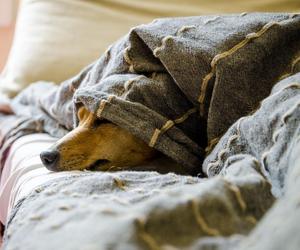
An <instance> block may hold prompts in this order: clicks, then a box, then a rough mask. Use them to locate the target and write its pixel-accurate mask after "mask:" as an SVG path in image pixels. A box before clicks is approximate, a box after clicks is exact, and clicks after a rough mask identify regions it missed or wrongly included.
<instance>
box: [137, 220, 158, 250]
mask: <svg viewBox="0 0 300 250" xmlns="http://www.w3.org/2000/svg"><path fill="white" fill-rule="evenodd" d="M135 224H136V225H137V227H138V228H139V230H140V232H139V237H140V238H141V239H142V240H143V242H144V243H145V244H146V245H147V246H148V247H149V249H150V250H160V249H161V247H160V246H159V244H158V243H157V242H156V240H155V239H154V238H153V237H152V236H151V235H150V234H149V233H147V232H146V229H145V221H144V220H142V219H139V218H138V219H136V220H135Z"/></svg>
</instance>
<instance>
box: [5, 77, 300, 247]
mask: <svg viewBox="0 0 300 250" xmlns="http://www.w3.org/2000/svg"><path fill="white" fill-rule="evenodd" d="M299 82H300V73H298V74H294V75H292V76H290V77H287V78H286V79H284V80H282V81H281V82H279V83H278V84H277V85H275V86H274V88H273V90H272V92H271V94H270V96H269V97H267V98H266V99H264V100H263V102H262V104H261V107H260V108H259V109H258V110H257V111H256V112H255V113H254V114H253V115H249V116H245V117H243V118H241V119H240V120H239V121H237V122H236V123H235V124H233V125H232V127H231V128H230V129H229V130H228V132H227V133H226V134H225V135H224V136H223V137H222V138H221V140H220V142H219V143H218V145H217V146H216V147H215V149H214V150H213V151H212V153H211V154H210V155H209V156H208V157H207V158H206V160H205V162H204V165H203V167H204V170H205V171H207V173H208V175H210V176H211V177H210V178H209V179H202V178H195V177H185V176H181V175H175V174H168V175H159V174H157V173H155V172H119V173H99V172H98V173H91V172H83V173H82V174H79V175H78V174H70V175H69V176H68V177H67V178H66V177H63V178H61V179H59V180H56V181H53V182H49V183H47V184H46V185H43V186H41V187H39V188H37V189H36V190H35V191H34V192H33V193H32V194H31V195H29V196H28V197H26V198H25V199H24V200H22V201H20V202H19V204H18V205H17V206H16V207H15V210H14V211H13V212H12V214H11V218H10V220H9V221H8V224H7V230H6V232H5V242H4V249H5V250H6V249H11V248H13V249H30V250H35V249H45V250H47V249H56V248H59V247H63V248H64V249H74V248H76V247H78V246H81V247H82V248H88V249H90V248H91V249H95V250H97V249H99V250H100V249H111V248H113V249H161V248H162V249H164V248H167V249H168V248H171V249H189V250H193V249H198V250H199V249H200V250H207V249H214V250H229V249H230V250H239V249H247V250H248V249H249V250H250V249H251V250H273V249H276V250H277V249H278V250H280V249H289V250H297V249H298V248H299V244H300V241H299V239H300V235H299V232H300V230H299V229H300V228H299V223H298V222H299V206H298V204H299V195H298V193H299V183H300V179H299V160H300V159H299V155H300V154H299V150H300V140H299V138H300V137H299V136H300V113H299V112H300V102H299V100H300V98H299V97H300V92H299V90H300V85H299ZM216 159H217V160H218V162H216V161H215V160H216ZM209 164H211V165H209ZM217 174H218V175H217ZM216 175H217V176H216ZM275 196H277V200H276V201H275ZM274 201H275V202H274ZM270 208H271V209H270ZM287 215H288V216H287ZM82 231H84V232H85V233H84V234H83V233H82ZM27 232H30V237H24V234H26V233H27ZM41 232H42V233H41ZM62 235H63V237H61V236H62ZM99 235H100V236H101V239H99Z"/></svg>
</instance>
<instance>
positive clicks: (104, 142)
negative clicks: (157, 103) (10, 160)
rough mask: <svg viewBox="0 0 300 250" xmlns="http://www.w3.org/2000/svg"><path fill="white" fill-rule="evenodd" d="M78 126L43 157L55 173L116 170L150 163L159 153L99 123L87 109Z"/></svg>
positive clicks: (82, 110) (47, 165)
mask: <svg viewBox="0 0 300 250" xmlns="http://www.w3.org/2000/svg"><path fill="white" fill-rule="evenodd" d="M77 115H78V119H79V125H78V127H76V128H75V129H74V130H72V131H71V132H69V133H68V134H67V135H66V136H64V137H63V138H61V139H60V140H58V141H57V142H56V143H55V144H54V145H53V146H52V147H51V148H50V149H49V150H46V151H43V152H42V153H41V155H40V157H41V160H42V162H43V164H44V165H45V166H46V167H47V168H48V169H49V170H52V171H64V170H83V169H87V170H102V171H108V170H109V171H111V170H112V171H113V170H118V169H121V168H123V167H124V166H126V167H130V166H136V165H140V164H143V163H145V162H148V161H150V160H151V159H153V158H154V157H155V155H157V152H156V150H154V149H153V148H151V147H149V146H148V145H147V144H146V143H145V142H144V141H142V140H141V139H139V138H137V137H135V136H133V135H132V134H130V133H129V132H128V131H126V130H125V129H122V128H121V127H119V126H117V125H115V124H113V123H111V122H108V121H105V120H99V119H97V118H96V116H95V115H94V114H92V113H90V112H89V111H88V110H87V109H86V108H84V107H81V108H80V109H79V110H78V113H77Z"/></svg>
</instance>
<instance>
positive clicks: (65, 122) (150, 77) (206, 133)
mask: <svg viewBox="0 0 300 250" xmlns="http://www.w3.org/2000/svg"><path fill="white" fill-rule="evenodd" d="M299 25H300V18H299V17H298V16H297V15H287V14H261V13H258V14H257V13H254V14H247V15H226V16H206V17H188V18H177V19H161V20H155V21H154V22H153V23H151V24H149V25H142V26H139V27H136V28H133V29H132V30H131V31H130V32H129V34H128V35H126V36H125V37H123V38H122V39H120V40H119V41H118V42H116V43H115V44H114V45H112V46H111V47H110V48H109V49H108V50H107V52H106V53H105V54H104V55H103V56H102V57H101V58H100V59H99V60H98V61H97V62H95V63H93V64H92V65H90V66H88V67H87V68H86V69H84V70H83V71H82V72H81V73H80V74H79V75H78V76H76V77H74V78H73V79H70V80H68V81H66V82H64V83H63V84H62V85H61V86H60V87H57V86H54V85H52V84H45V83H39V84H35V85H32V86H31V87H29V88H28V89H27V90H25V91H24V92H22V93H21V94H20V95H19V96H18V97H17V98H16V99H15V100H14V102H13V109H14V111H15V112H16V114H17V115H20V116H27V117H30V118H33V119H31V120H30V123H31V124H30V127H31V126H32V124H33V126H35V127H36V129H37V130H41V129H43V130H44V131H46V132H48V133H50V134H51V135H53V136H58V137H61V136H62V135H63V134H65V133H66V132H67V130H70V129H72V128H73V126H76V124H77V116H76V111H77V109H78V108H79V107H80V106H81V105H84V106H86V108H88V109H89V110H90V111H91V112H93V113H95V114H96V115H97V116H98V117H99V119H107V120H109V121H111V122H113V123H115V124H117V125H119V126H121V127H123V128H125V129H127V130H129V131H130V132H131V133H132V134H134V135H136V136H138V137H140V138H141V139H143V140H144V141H145V142H147V143H148V144H149V145H150V146H151V147H154V148H156V149H157V150H159V151H161V152H162V153H164V154H165V155H167V156H169V157H171V158H172V159H174V160H175V161H177V162H178V163H180V164H182V165H183V166H185V167H186V170H187V172H188V173H191V174H196V173H199V172H200V171H201V164H202V162H203V159H204V156H205V153H204V148H205V146H206V145H207V139H208V141H210V140H212V139H214V138H215V137H218V136H220V135H222V134H223V133H224V132H225V131H226V130H227V129H228V127H229V126H230V125H231V124H232V123H233V122H234V121H235V120H236V119H238V118H239V117H241V116H242V115H245V114H247V113H249V112H250V111H251V110H253V109H254V108H255V107H257V106H258V103H259V101H261V100H262V99H263V98H264V97H266V96H267V95H268V94H269V92H270V90H271V87H272V86H273V85H274V84H275V83H276V82H277V81H278V79H279V78H280V77H282V76H283V75H284V74H286V73H289V72H290V68H291V65H292V62H293V59H294V58H295V57H296V56H297V53H298V52H299V41H300V33H299ZM41 93H45V94H41ZM74 104H75V105H74ZM237 107H238V108H237ZM32 120H35V122H34V123H32ZM28 122H29V121H28ZM207 137H208V138H207Z"/></svg>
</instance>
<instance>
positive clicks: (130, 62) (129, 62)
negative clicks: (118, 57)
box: [123, 46, 135, 73]
mask: <svg viewBox="0 0 300 250" xmlns="http://www.w3.org/2000/svg"><path fill="white" fill-rule="evenodd" d="M129 50H130V46H128V47H127V48H125V50H124V54H123V58H124V60H125V62H126V63H127V64H128V66H129V72H131V73H134V72H135V70H134V66H133V61H132V59H131V58H130V56H129Z"/></svg>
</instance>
